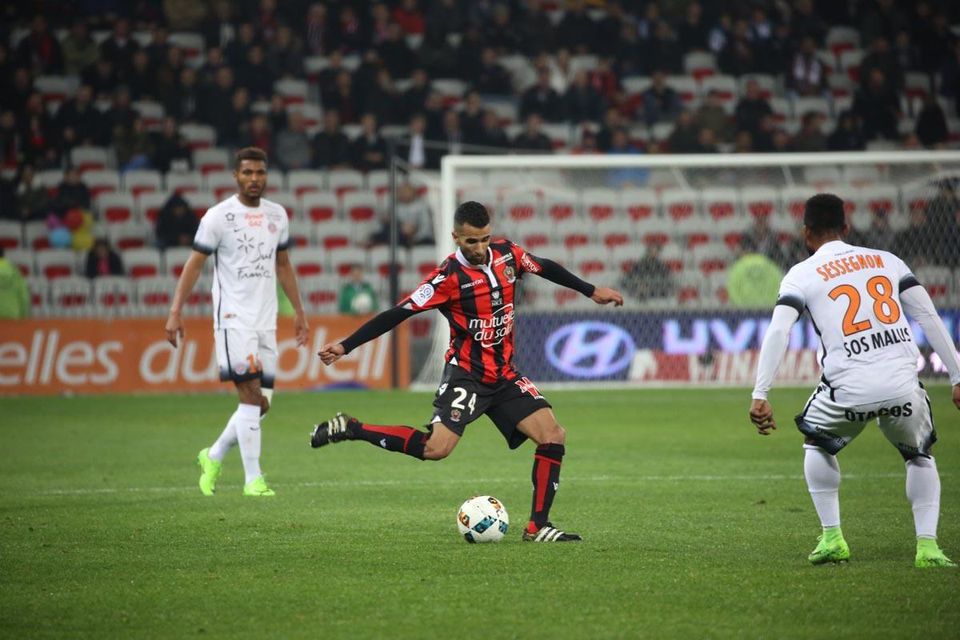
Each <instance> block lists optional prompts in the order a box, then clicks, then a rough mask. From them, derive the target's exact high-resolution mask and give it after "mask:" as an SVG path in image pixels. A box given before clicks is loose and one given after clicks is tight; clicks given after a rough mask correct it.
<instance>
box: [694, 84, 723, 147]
mask: <svg viewBox="0 0 960 640" xmlns="http://www.w3.org/2000/svg"><path fill="white" fill-rule="evenodd" d="M694 120H696V123H697V126H698V127H699V128H701V129H703V128H707V129H710V130H712V131H713V132H714V133H715V134H716V138H717V140H719V141H720V142H730V140H731V139H732V138H733V125H732V123H731V119H730V116H729V115H727V110H726V109H724V107H723V98H721V97H720V92H719V91H718V90H716V89H711V90H710V91H709V92H708V93H707V97H706V99H705V100H704V101H703V104H701V105H700V108H698V109H697V112H696V114H694Z"/></svg>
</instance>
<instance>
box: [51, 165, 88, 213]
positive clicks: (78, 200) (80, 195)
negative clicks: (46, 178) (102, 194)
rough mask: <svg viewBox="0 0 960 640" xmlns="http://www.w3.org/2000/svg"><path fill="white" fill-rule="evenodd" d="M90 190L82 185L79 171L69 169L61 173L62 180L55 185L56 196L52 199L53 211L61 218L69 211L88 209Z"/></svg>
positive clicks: (74, 168)
mask: <svg viewBox="0 0 960 640" xmlns="http://www.w3.org/2000/svg"><path fill="white" fill-rule="evenodd" d="M89 208H90V189H88V188H87V185H85V184H84V183H83V180H82V179H81V177H80V170H79V169H77V168H76V167H69V168H68V169H66V170H65V171H64V172H63V180H61V181H60V184H58V185H57V195H56V197H55V198H54V199H53V210H54V211H56V212H57V213H58V214H59V215H60V216H61V217H63V215H64V214H65V213H66V212H67V211H68V210H69V209H89Z"/></svg>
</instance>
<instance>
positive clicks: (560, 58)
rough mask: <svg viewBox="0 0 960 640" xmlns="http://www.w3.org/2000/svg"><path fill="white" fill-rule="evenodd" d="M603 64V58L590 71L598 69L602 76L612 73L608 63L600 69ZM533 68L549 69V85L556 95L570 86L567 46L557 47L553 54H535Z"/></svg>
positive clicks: (570, 67) (570, 70) (571, 78)
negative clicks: (542, 67)
mask: <svg viewBox="0 0 960 640" xmlns="http://www.w3.org/2000/svg"><path fill="white" fill-rule="evenodd" d="M602 65H605V63H604V62H603V59H602V58H601V59H600V60H598V61H597V64H596V66H595V67H594V68H593V70H592V71H599V72H601V73H602V74H603V75H604V76H607V75H612V73H611V71H610V70H609V65H606V66H607V67H608V68H606V69H603V70H602V71H601V66H602ZM533 66H534V68H539V67H541V66H545V67H547V68H548V69H549V70H550V86H551V87H553V90H554V91H556V92H557V95H560V96H562V95H563V94H564V93H566V92H567V89H568V88H569V87H570V82H572V81H573V68H572V63H571V61H570V50H569V49H567V48H561V49H558V50H557V52H556V54H555V55H554V56H552V57H551V56H549V55H547V54H546V53H541V54H540V55H539V56H537V58H536V60H535V62H534V64H533ZM613 81H614V82H616V76H614V78H613ZM598 86H601V83H598Z"/></svg>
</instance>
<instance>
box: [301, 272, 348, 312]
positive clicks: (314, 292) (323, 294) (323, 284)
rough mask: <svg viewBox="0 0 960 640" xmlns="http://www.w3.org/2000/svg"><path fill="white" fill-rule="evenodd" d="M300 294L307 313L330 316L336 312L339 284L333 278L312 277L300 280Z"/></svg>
mask: <svg viewBox="0 0 960 640" xmlns="http://www.w3.org/2000/svg"><path fill="white" fill-rule="evenodd" d="M299 285H300V292H301V295H302V297H303V303H304V305H305V306H306V307H307V311H308V312H309V313H312V314H330V313H336V312H337V310H338V306H337V301H338V299H339V283H338V280H337V278H336V277H335V276H323V275H314V276H307V277H303V278H300V281H299Z"/></svg>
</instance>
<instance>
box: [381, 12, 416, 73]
mask: <svg viewBox="0 0 960 640" xmlns="http://www.w3.org/2000/svg"><path fill="white" fill-rule="evenodd" d="M377 51H378V52H379V54H380V59H381V60H383V64H384V65H385V66H386V68H387V70H388V71H389V72H390V75H391V76H393V77H394V78H406V77H408V76H409V75H410V72H411V71H413V67H414V65H415V64H416V61H417V57H416V54H414V52H413V49H411V48H410V45H408V44H407V40H406V37H405V36H404V34H403V31H402V29H401V27H400V25H399V24H397V23H396V22H391V23H390V24H389V25H388V26H387V34H386V38H384V41H383V42H381V43H380V45H379V47H377Z"/></svg>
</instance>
